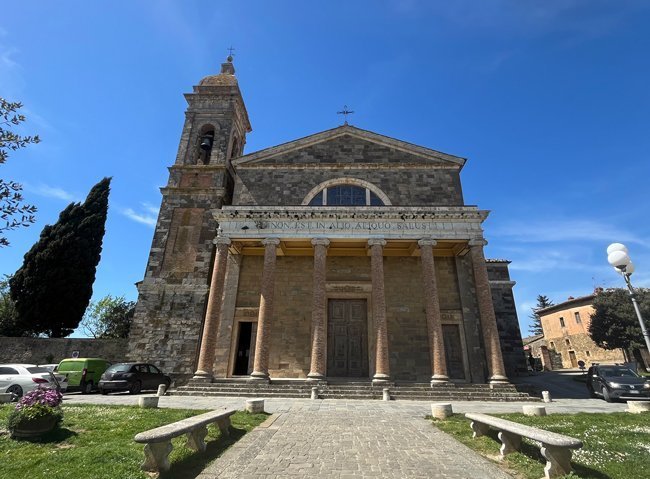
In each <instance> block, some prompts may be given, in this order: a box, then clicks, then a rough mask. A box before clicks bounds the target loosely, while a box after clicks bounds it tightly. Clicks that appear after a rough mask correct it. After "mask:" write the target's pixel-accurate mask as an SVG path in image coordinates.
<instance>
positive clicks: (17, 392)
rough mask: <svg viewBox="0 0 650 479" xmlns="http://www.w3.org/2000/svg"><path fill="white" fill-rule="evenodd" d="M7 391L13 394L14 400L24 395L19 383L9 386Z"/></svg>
mask: <svg viewBox="0 0 650 479" xmlns="http://www.w3.org/2000/svg"><path fill="white" fill-rule="evenodd" d="M7 392H8V393H9V394H13V397H12V399H11V400H12V401H17V400H18V399H20V398H21V397H23V388H21V387H20V386H19V385H18V384H13V385H11V386H9V387H8V388H7Z"/></svg>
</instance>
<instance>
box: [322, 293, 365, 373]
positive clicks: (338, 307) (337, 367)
mask: <svg viewBox="0 0 650 479" xmlns="http://www.w3.org/2000/svg"><path fill="white" fill-rule="evenodd" d="M327 309H328V319H327V375H328V376H330V377H348V378H367V377H368V375H369V374H368V305H367V302H366V300H365V299H330V300H329V301H328V308H327Z"/></svg>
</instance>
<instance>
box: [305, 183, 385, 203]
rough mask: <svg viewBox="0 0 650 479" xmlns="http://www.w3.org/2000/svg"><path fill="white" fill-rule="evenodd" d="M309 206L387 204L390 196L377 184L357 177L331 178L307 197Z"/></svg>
mask: <svg viewBox="0 0 650 479" xmlns="http://www.w3.org/2000/svg"><path fill="white" fill-rule="evenodd" d="M302 204H303V205H309V206H385V205H390V200H389V199H388V197H387V196H386V195H385V194H384V193H383V192H382V191H381V190H380V189H379V188H377V187H376V186H375V185H373V184H372V183H369V182H367V181H363V180H358V179H356V178H345V179H336V180H329V181H326V182H324V183H321V184H320V185H318V186H317V187H315V188H314V189H312V190H311V191H310V192H309V194H308V195H307V196H306V197H305V200H304V201H303V203H302Z"/></svg>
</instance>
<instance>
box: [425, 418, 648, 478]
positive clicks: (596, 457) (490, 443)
mask: <svg viewBox="0 0 650 479" xmlns="http://www.w3.org/2000/svg"><path fill="white" fill-rule="evenodd" d="M494 416H497V417H502V418H505V419H509V420H511V421H514V422H518V423H521V424H527V425H529V426H535V427H539V428H541V429H545V430H547V431H553V432H557V433H560V434H565V435H567V436H571V437H575V438H577V439H580V440H582V442H583V443H584V445H583V447H582V449H579V450H577V451H574V452H573V458H572V464H573V468H574V474H572V475H569V476H565V477H572V478H575V477H580V478H583V479H629V478H632V477H642V476H643V474H646V473H647V471H650V440H649V438H650V434H649V433H650V421H648V419H649V417H648V415H647V414H629V413H612V414H587V413H581V414H552V415H550V416H544V417H535V416H524V415H523V414H494ZM469 423H470V421H469V420H468V419H466V418H465V417H464V416H462V415H460V414H454V415H453V416H452V417H451V418H449V419H447V420H444V421H441V420H436V419H434V420H433V424H434V425H435V426H436V427H438V428H439V429H441V430H442V431H444V432H446V433H448V434H450V435H452V436H453V437H455V438H456V439H458V440H459V441H460V442H462V443H463V444H465V445H467V446H469V447H471V448H472V449H474V450H476V451H477V452H479V453H481V454H482V455H484V456H486V457H488V458H490V459H492V460H495V461H498V462H499V463H500V464H501V465H502V467H504V468H505V469H507V470H508V471H509V472H511V473H514V474H515V475H516V476H517V477H521V478H525V479H539V478H540V477H543V476H544V464H545V459H544V458H543V457H542V456H541V454H540V452H539V447H538V443H536V442H533V441H528V440H526V439H524V441H523V443H522V450H521V452H515V453H512V454H509V455H508V456H506V458H505V459H504V460H503V461H501V460H500V459H499V448H500V446H501V443H500V442H499V440H498V439H497V432H496V431H495V430H493V429H491V430H490V433H489V435H488V436H483V437H478V438H476V439H472V430H471V429H470V427H469ZM643 471H646V473H644V472H643Z"/></svg>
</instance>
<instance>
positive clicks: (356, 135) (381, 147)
mask: <svg viewBox="0 0 650 479" xmlns="http://www.w3.org/2000/svg"><path fill="white" fill-rule="evenodd" d="M465 161H466V160H465V158H461V157H458V156H453V155H449V154H447V153H442V152H440V151H436V150H432V149H429V148H424V147H422V146H418V145H414V144H412V143H408V142H405V141H400V140H396V139H394V138H390V137H388V136H384V135H380V134H378V133H373V132H371V131H367V130H362V129H360V128H356V127H354V126H350V125H343V126H340V127H338V128H334V129H331V130H326V131H323V132H320V133H316V134H314V135H310V136H306V137H304V138H300V139H298V140H294V141H290V142H288V143H283V144H281V145H278V146H273V147H271V148H266V149H264V150H260V151H257V152H254V153H250V154H248V155H245V156H242V157H240V158H237V159H236V160H233V165H234V166H235V167H236V168H246V167H264V166H268V167H273V166H276V167H277V166H281V165H286V166H301V167H310V166H313V167H318V166H321V165H339V164H343V165H359V166H360V165H381V164H385V165H392V166H402V165H422V166H425V165H426V166H438V167H442V168H455V169H460V168H462V167H463V165H464V164H465Z"/></svg>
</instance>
